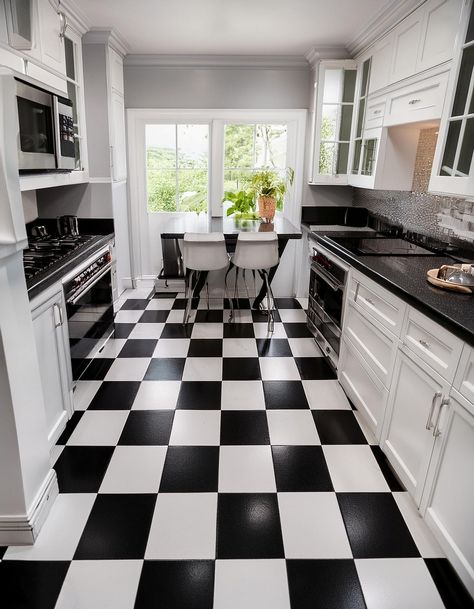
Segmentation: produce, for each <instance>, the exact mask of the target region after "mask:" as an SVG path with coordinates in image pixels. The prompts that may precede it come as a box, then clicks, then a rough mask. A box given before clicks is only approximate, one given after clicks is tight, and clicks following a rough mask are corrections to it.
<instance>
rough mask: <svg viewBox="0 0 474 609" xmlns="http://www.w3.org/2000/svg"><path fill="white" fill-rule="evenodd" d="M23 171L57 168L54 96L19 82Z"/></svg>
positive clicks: (20, 145)
mask: <svg viewBox="0 0 474 609" xmlns="http://www.w3.org/2000/svg"><path fill="white" fill-rule="evenodd" d="M17 106H18V126H19V133H20V138H19V142H18V164H19V169H20V171H25V172H28V171H45V170H48V169H56V155H55V152H56V150H55V128H54V116H53V96H52V95H51V93H47V92H46V91H42V90H41V89H37V88H36V87H32V86H31V85H28V84H26V83H24V82H19V81H17Z"/></svg>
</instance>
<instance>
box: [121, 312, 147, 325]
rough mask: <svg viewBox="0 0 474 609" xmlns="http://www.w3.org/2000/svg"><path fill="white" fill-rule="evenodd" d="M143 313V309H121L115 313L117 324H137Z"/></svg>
mask: <svg viewBox="0 0 474 609" xmlns="http://www.w3.org/2000/svg"><path fill="white" fill-rule="evenodd" d="M142 315H143V311H127V310H123V311H122V310H120V311H118V312H117V313H116V314H115V323H116V324H136V323H137V321H138V320H139V319H140V317H141V316H142Z"/></svg>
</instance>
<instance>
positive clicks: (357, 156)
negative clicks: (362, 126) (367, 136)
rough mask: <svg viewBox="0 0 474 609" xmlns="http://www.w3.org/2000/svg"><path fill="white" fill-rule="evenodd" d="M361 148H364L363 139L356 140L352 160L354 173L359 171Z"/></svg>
mask: <svg viewBox="0 0 474 609" xmlns="http://www.w3.org/2000/svg"><path fill="white" fill-rule="evenodd" d="M361 148H362V140H356V141H355V143H354V159H353V161H352V173H359V163H360V151H361Z"/></svg>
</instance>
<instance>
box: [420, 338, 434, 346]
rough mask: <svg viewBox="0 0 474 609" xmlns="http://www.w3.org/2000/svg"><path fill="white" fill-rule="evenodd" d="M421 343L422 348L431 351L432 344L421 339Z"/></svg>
mask: <svg viewBox="0 0 474 609" xmlns="http://www.w3.org/2000/svg"><path fill="white" fill-rule="evenodd" d="M418 342H419V343H420V345H421V346H422V347H424V348H425V349H430V348H431V347H430V343H427V342H426V340H423V339H422V338H420V339H419V341H418Z"/></svg>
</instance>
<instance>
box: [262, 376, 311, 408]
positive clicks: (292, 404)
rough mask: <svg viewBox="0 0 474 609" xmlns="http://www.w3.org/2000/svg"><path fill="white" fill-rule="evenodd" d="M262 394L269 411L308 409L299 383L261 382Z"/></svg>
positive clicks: (301, 385)
mask: <svg viewBox="0 0 474 609" xmlns="http://www.w3.org/2000/svg"><path fill="white" fill-rule="evenodd" d="M263 393H264V395H265V406H266V407H267V408H268V409H269V410H275V409H283V410H289V409H291V408H297V409H301V408H309V404H308V400H307V399H306V394H305V392H304V389H303V384H302V383H301V381H263Z"/></svg>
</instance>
